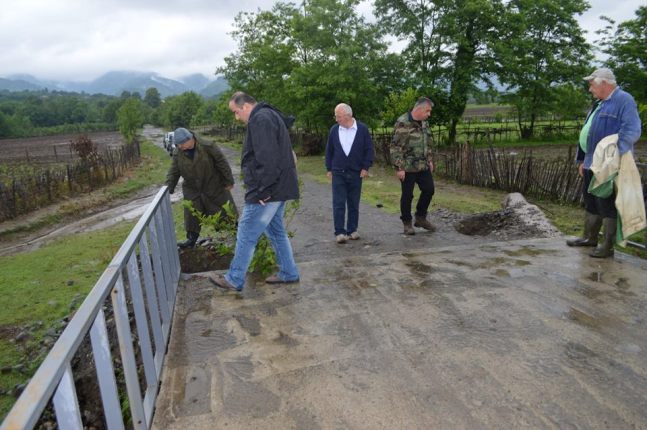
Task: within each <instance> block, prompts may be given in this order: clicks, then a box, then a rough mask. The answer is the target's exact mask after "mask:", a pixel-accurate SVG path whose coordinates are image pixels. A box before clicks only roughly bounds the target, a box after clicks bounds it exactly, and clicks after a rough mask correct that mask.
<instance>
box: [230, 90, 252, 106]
mask: <svg viewBox="0 0 647 430" xmlns="http://www.w3.org/2000/svg"><path fill="white" fill-rule="evenodd" d="M229 101H230V102H234V104H235V105H236V106H238V107H242V106H243V105H244V104H245V103H249V104H252V105H254V104H256V99H255V98H254V97H252V96H250V95H249V94H247V93H244V92H242V91H236V92H235V93H233V94H232V95H231V98H230V99H229Z"/></svg>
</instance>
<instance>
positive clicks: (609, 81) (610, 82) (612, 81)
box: [593, 78, 617, 85]
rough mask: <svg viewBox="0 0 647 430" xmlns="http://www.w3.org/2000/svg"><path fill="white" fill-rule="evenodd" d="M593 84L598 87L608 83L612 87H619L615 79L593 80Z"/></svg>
mask: <svg viewBox="0 0 647 430" xmlns="http://www.w3.org/2000/svg"><path fill="white" fill-rule="evenodd" d="M593 82H595V83H596V84H598V85H599V84H601V83H602V82H606V83H608V84H611V85H617V83H616V80H615V79H609V78H593Z"/></svg>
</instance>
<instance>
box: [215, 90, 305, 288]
mask: <svg viewBox="0 0 647 430" xmlns="http://www.w3.org/2000/svg"><path fill="white" fill-rule="evenodd" d="M229 109H230V110H231V111H232V112H233V114H234V115H235V117H236V119H238V120H240V121H243V122H244V123H247V132H246V135H245V141H244V143H243V151H242V156H241V161H240V164H241V171H242V173H243V180H244V182H245V186H246V187H247V190H246V192H245V206H244V208H243V213H242V215H241V217H240V219H239V220H238V232H237V235H236V251H235V253H234V258H233V260H232V262H231V264H230V266H229V270H228V271H227V273H226V274H225V275H224V276H223V275H213V276H211V277H210V279H211V281H212V282H213V283H214V284H215V285H216V286H218V287H220V288H223V289H226V290H236V291H240V290H242V289H243V287H244V286H245V275H246V273H247V269H248V268H249V265H250V263H251V261H252V257H253V256H254V250H255V249H256V244H257V243H258V239H259V238H260V236H261V234H263V233H265V235H266V236H267V237H268V238H269V239H270V242H271V243H272V247H273V248H274V253H275V255H276V260H277V264H278V266H279V272H278V273H277V274H275V275H272V276H270V277H268V278H267V279H266V280H265V282H267V283H269V284H279V283H292V282H298V281H299V271H298V269H297V266H296V263H295V262H294V256H293V254H292V245H291V244H290V240H289V239H288V235H287V232H286V231H285V227H284V225H283V213H284V211H285V202H286V201H287V200H295V199H298V198H299V184H298V180H297V169H296V164H295V162H294V156H293V153H292V144H291V141H290V135H289V134H288V127H289V126H290V125H292V122H293V119H292V118H287V117H285V116H284V115H283V114H282V113H281V112H279V111H278V110H276V109H275V108H274V107H272V106H271V105H269V104H267V103H263V102H260V103H257V102H256V100H255V99H254V98H253V97H252V96H250V95H248V94H245V93H243V92H236V93H234V95H232V96H231V98H230V100H229Z"/></svg>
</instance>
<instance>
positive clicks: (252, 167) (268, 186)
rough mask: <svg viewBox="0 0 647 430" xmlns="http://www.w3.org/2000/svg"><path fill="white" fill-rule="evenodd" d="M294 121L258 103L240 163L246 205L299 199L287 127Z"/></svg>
mask: <svg viewBox="0 0 647 430" xmlns="http://www.w3.org/2000/svg"><path fill="white" fill-rule="evenodd" d="M292 122H294V120H293V119H292V118H290V117H286V116H285V115H283V114H282V113H281V112H280V111H278V110H277V109H276V108H274V107H273V106H272V105H269V104H267V103H263V102H259V103H258V104H257V105H256V106H255V107H254V109H252V112H251V113H250V115H249V122H248V123H247V133H246V135H245V142H244V143H243V151H242V156H241V160H240V165H241V170H242V173H243V181H244V182H245V186H246V187H247V192H246V193H245V202H246V203H258V201H259V200H266V199H268V198H269V199H268V200H267V201H269V202H276V201H286V200H296V199H298V198H299V183H298V179H297V168H296V165H295V164H294V156H293V153H292V143H291V141H290V135H289V134H288V126H290V125H292Z"/></svg>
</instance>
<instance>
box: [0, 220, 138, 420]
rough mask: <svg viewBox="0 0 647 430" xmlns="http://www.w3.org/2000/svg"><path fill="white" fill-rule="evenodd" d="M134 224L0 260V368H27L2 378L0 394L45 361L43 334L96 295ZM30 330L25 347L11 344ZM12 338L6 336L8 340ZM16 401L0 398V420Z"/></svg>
mask: <svg viewBox="0 0 647 430" xmlns="http://www.w3.org/2000/svg"><path fill="white" fill-rule="evenodd" d="M133 225H134V222H128V223H121V224H119V225H118V226H115V227H112V228H109V229H106V230H102V231H98V232H92V233H85V234H76V235H71V236H67V237H65V238H61V239H60V240H57V241H55V242H53V243H51V244H49V245H47V246H44V247H42V248H40V249H38V250H35V251H32V252H27V253H21V254H17V255H13V256H7V257H0V292H1V294H0V327H2V333H3V337H2V338H1V339H0V367H7V366H14V365H16V364H17V363H20V362H22V363H28V364H27V365H26V368H25V373H24V374H23V373H19V372H16V371H11V372H9V373H1V374H0V388H1V389H2V391H3V392H8V391H11V389H12V387H13V386H14V385H16V384H18V383H24V382H25V381H26V380H27V378H28V377H29V375H31V374H32V373H33V372H34V371H35V370H36V368H37V367H38V365H39V364H40V362H41V361H42V359H43V358H44V356H38V350H39V343H40V341H41V340H42V338H43V335H44V334H45V332H46V331H47V330H48V329H50V328H51V327H58V326H59V324H60V320H61V319H62V318H63V317H64V316H66V315H68V314H69V313H70V311H71V310H72V309H70V305H71V303H72V302H73V301H74V298H75V296H77V295H79V296H80V298H81V300H77V301H76V305H75V307H78V305H80V304H81V302H82V300H83V298H85V296H86V295H87V294H88V292H89V291H90V290H91V289H92V287H93V286H94V284H95V283H96V281H97V279H98V278H99V276H100V275H101V273H102V272H103V271H104V270H105V268H106V267H107V265H108V263H110V261H111V260H112V257H113V256H114V254H115V253H116V252H117V250H118V249H119V247H120V246H121V244H122V242H123V241H124V239H125V238H126V236H127V235H128V233H129V232H130V230H131V229H132V227H133ZM28 328H32V330H31V331H32V337H31V338H29V339H27V340H26V342H24V343H15V342H12V339H13V338H14V336H15V334H17V333H19V332H21V331H25V330H26V329H28ZM4 334H8V335H6V336H5V335H4ZM14 401H15V398H14V397H13V395H11V394H9V395H6V394H3V395H2V396H0V415H3V416H4V415H5V414H6V413H7V412H8V410H9V408H10V407H11V405H12V404H13V402H14Z"/></svg>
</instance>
